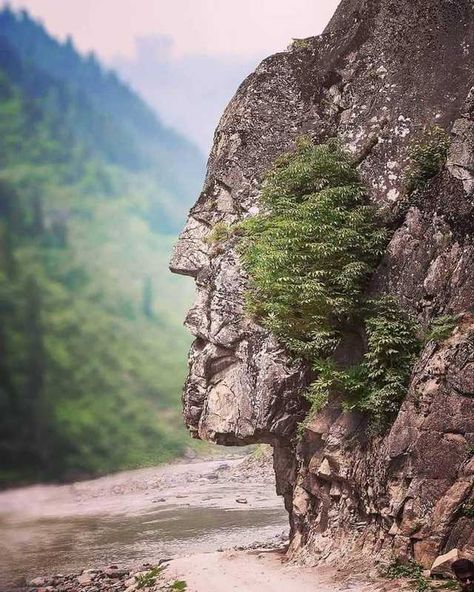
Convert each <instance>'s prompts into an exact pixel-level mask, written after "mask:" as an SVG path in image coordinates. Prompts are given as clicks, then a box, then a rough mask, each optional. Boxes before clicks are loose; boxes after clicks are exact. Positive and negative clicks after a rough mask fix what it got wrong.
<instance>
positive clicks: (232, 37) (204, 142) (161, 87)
mask: <svg viewBox="0 0 474 592" xmlns="http://www.w3.org/2000/svg"><path fill="white" fill-rule="evenodd" d="M338 3H339V0H11V1H10V4H11V5H12V6H14V7H25V8H27V9H28V10H29V11H30V12H31V13H32V15H33V16H35V17H39V18H40V19H41V20H42V21H43V23H44V24H45V25H46V27H47V29H48V30H49V31H50V32H51V33H53V34H54V35H55V36H57V37H59V38H62V39H64V38H65V37H66V36H67V35H71V36H72V37H73V39H74V42H75V44H76V46H77V47H78V48H79V49H80V50H81V51H84V52H85V51H90V50H92V51H94V52H95V53H97V54H98V56H99V57H100V58H102V60H103V61H104V62H106V63H107V64H109V65H112V66H114V67H115V68H116V69H118V71H119V73H120V74H121V75H122V77H123V78H125V79H126V80H127V82H129V83H130V84H131V85H132V86H133V87H134V88H135V89H136V90H138V91H139V92H140V93H141V94H142V95H143V96H144V98H145V99H146V100H147V101H148V102H149V103H150V104H151V105H152V106H153V107H155V109H156V110H157V111H159V114H160V115H161V117H162V119H163V120H164V121H165V122H167V123H169V124H171V125H173V126H174V127H177V128H178V129H179V130H180V131H182V132H183V133H185V134H186V135H188V136H190V137H191V138H192V139H193V140H194V141H196V142H197V143H198V144H199V145H200V146H201V148H203V150H207V149H208V146H209V143H210V140H211V136H212V132H213V129H214V127H215V125H216V124H217V121H218V117H219V115H220V114H221V112H222V110H223V108H224V107H225V104H226V103H227V101H228V100H229V99H230V98H231V96H232V94H233V93H234V92H235V90H236V88H237V86H238V84H239V82H241V80H242V79H243V77H244V76H245V75H246V74H248V73H250V72H251V71H252V69H253V68H254V67H255V66H256V65H257V63H258V62H259V61H260V60H261V59H262V58H264V57H265V56H267V55H270V54H271V53H274V52H275V51H282V50H284V49H285V48H286V46H287V45H288V44H289V43H290V41H291V38H292V37H297V38H299V37H309V36H311V35H317V34H318V33H320V32H321V31H322V29H323V28H324V26H325V25H326V23H327V21H328V20H329V18H330V17H331V15H332V14H333V12H334V10H335V8H336V6H337V4H338ZM186 90H187V91H188V92H187V96H186Z"/></svg>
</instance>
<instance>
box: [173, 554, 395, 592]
mask: <svg viewBox="0 0 474 592" xmlns="http://www.w3.org/2000/svg"><path fill="white" fill-rule="evenodd" d="M282 559H283V557H282V555H281V553H278V552H248V551H247V552H245V551H244V552H241V551H225V552H223V553H204V554H200V555H193V556H189V557H182V558H179V559H175V560H173V561H172V562H171V564H170V566H169V568H168V569H167V575H170V576H171V577H173V578H177V579H183V580H185V581H186V582H187V584H188V588H187V592H222V591H223V590H225V591H226V592H342V591H344V590H347V591H348V590H350V591H352V592H376V591H380V592H382V591H388V590H399V589H400V587H399V586H400V584H399V583H398V584H397V583H394V582H380V583H378V584H367V583H364V582H361V581H358V579H357V578H353V579H347V578H341V576H340V575H339V574H338V573H337V572H336V570H334V569H332V568H328V567H324V568H322V567H301V566H296V565H292V564H288V563H285V562H284V561H283V560H282Z"/></svg>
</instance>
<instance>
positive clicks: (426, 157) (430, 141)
mask: <svg viewBox="0 0 474 592" xmlns="http://www.w3.org/2000/svg"><path fill="white" fill-rule="evenodd" d="M450 143H451V140H450V137H449V135H448V134H447V133H446V132H445V131H444V129H443V128H441V127H439V126H438V125H435V126H433V127H431V128H429V129H427V130H426V131H425V132H424V134H423V135H422V136H421V137H420V138H419V139H418V140H416V141H414V142H413V143H412V144H411V146H410V149H409V151H408V155H409V157H410V164H409V167H408V170H407V173H406V176H405V188H406V192H407V193H412V192H413V191H415V190H416V189H422V188H423V187H425V185H426V184H427V183H428V181H429V180H430V179H432V178H433V177H434V176H435V175H437V174H438V173H439V171H440V170H441V167H442V166H443V165H444V163H445V162H446V157H447V154H448V149H449V145H450Z"/></svg>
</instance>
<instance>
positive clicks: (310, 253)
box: [241, 139, 386, 360]
mask: <svg viewBox="0 0 474 592" xmlns="http://www.w3.org/2000/svg"><path fill="white" fill-rule="evenodd" d="M261 201H262V206H263V212H262V213H261V214H259V215H257V216H255V217H253V218H250V219H248V220H246V221H245V222H244V223H243V225H242V229H243V232H244V237H243V240H242V241H241V247H242V249H241V253H242V260H243V264H244V267H245V269H246V270H247V272H248V274H249V276H250V286H249V291H248V293H247V299H246V305H247V309H248V311H249V312H251V313H252V314H255V315H257V316H258V318H259V319H260V321H261V322H262V324H263V325H264V326H265V327H267V328H268V329H269V330H271V331H272V332H273V333H274V334H275V335H277V336H278V337H279V338H280V340H281V341H282V342H283V343H285V345H286V346H287V347H288V348H289V349H290V350H291V351H292V352H293V353H295V354H296V355H298V356H301V357H304V358H307V359H312V360H314V359H316V358H317V357H318V356H327V355H328V354H329V353H331V352H332V351H333V349H334V347H335V345H336V344H337V342H338V340H339V339H340V337H341V332H342V331H343V330H344V329H345V328H346V327H347V326H348V325H350V324H351V323H353V322H356V321H357V319H358V317H359V314H360V310H361V305H362V300H363V295H362V292H363V286H364V284H365V282H366V280H367V278H368V277H369V276H370V274H371V272H372V271H373V269H374V267H375V265H376V263H377V262H378V260H379V258H380V255H381V253H382V250H383V247H384V245H385V241H386V236H385V232H384V230H381V229H379V228H378V227H377V224H376V221H375V212H374V208H373V207H372V206H371V205H369V204H368V203H367V200H366V197H365V193H364V188H363V186H362V184H361V182H360V179H359V176H358V173H357V171H356V169H355V168H354V167H353V166H352V164H351V161H350V158H349V157H348V155H346V153H345V152H344V151H343V150H342V149H341V147H340V146H339V144H338V143H337V142H336V141H335V140H332V141H329V142H328V143H327V144H322V145H319V146H315V145H314V144H313V143H312V142H311V141H310V140H307V139H302V140H300V141H299V143H298V145H297V148H296V151H295V152H294V153H292V154H287V155H284V156H282V157H281V158H280V159H279V160H278V161H277V163H276V164H275V166H274V168H273V169H272V170H271V171H270V173H269V174H268V176H267V179H266V181H265V183H264V186H263V190H262V198H261Z"/></svg>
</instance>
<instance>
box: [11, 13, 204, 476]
mask: <svg viewBox="0 0 474 592" xmlns="http://www.w3.org/2000/svg"><path fill="white" fill-rule="evenodd" d="M0 27H1V29H2V35H1V36H0V50H1V51H0V166H1V170H0V459H1V462H0V485H3V484H8V483H12V482H13V481H32V480H39V479H63V478H74V477H77V476H80V475H90V474H94V473H104V472H107V471H111V470H118V469H121V468H131V467H136V466H143V465H151V464H155V463H157V462H160V461H165V460H168V459H170V458H172V457H174V456H176V455H179V454H180V453H181V452H182V451H183V449H184V447H185V445H186V442H187V435H186V432H185V430H184V428H182V427H181V423H182V422H181V418H180V409H179V394H180V391H181V388H182V383H183V380H184V375H185V359H186V351H187V349H188V346H189V338H188V336H187V334H186V332H185V331H184V330H183V329H182V328H181V318H182V315H183V314H184V311H185V310H186V308H187V307H188V306H189V302H190V301H191V298H192V287H191V286H188V285H187V284H186V285H184V286H183V285H182V284H180V283H179V278H176V277H173V276H171V275H170V274H169V273H168V259H169V252H170V249H171V245H172V243H173V242H174V241H175V236H174V234H171V233H170V232H174V231H175V230H176V229H177V228H178V227H179V226H181V224H182V220H183V218H184V214H185V212H186V210H187V207H188V205H189V204H188V203H186V201H184V200H183V199H182V195H183V193H184V192H185V190H186V193H187V194H188V196H191V195H192V194H193V193H194V192H196V191H197V189H198V184H199V181H200V179H199V177H198V175H197V174H196V170H197V169H198V168H199V167H198V166H197V163H199V157H198V156H199V155H196V154H194V155H193V150H194V149H192V147H190V146H188V145H187V143H186V142H185V141H184V140H182V139H181V138H179V137H178V136H176V135H175V134H174V133H173V132H171V131H169V130H165V129H164V128H162V126H161V124H160V123H159V122H157V121H156V119H155V118H154V116H153V115H152V114H151V112H149V110H148V109H147V108H146V106H145V105H143V103H142V102H141V101H140V99H139V98H138V97H137V96H136V95H134V94H133V93H132V92H131V91H130V90H129V89H128V88H127V87H125V86H124V85H123V84H122V83H120V81H118V79H116V78H115V77H114V76H113V75H112V74H110V73H107V72H105V71H103V70H102V68H101V67H100V66H99V65H98V64H97V62H95V61H94V60H91V59H88V58H86V59H84V58H82V57H81V56H79V55H78V54H77V53H76V52H75V50H74V49H73V48H72V47H71V46H70V45H68V44H65V45H61V44H60V43H58V42H56V41H54V40H53V39H51V38H49V37H48V35H47V33H46V32H45V31H44V29H43V28H42V27H41V26H40V25H38V24H37V23H35V22H34V21H32V20H31V19H30V18H29V17H28V16H27V15H26V14H25V15H23V16H21V15H18V14H16V13H14V12H12V11H10V10H8V9H4V10H3V11H0ZM45 64H47V66H48V72H46V71H45V70H44V67H45ZM196 157H197V158H196ZM193 163H194V164H193ZM181 165H182V167H183V168H182V169H181V170H178V169H180V167H181ZM185 177H186V178H187V181H186V187H185V186H183V185H182V183H181V182H180V181H179V179H182V178H185Z"/></svg>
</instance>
